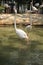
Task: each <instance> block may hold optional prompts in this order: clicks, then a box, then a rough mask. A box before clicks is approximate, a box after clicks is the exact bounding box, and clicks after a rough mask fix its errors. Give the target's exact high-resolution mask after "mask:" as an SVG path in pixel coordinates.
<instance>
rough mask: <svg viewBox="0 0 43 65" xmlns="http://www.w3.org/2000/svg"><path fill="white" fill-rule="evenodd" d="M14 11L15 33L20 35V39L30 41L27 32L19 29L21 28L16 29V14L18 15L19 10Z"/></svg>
mask: <svg viewBox="0 0 43 65" xmlns="http://www.w3.org/2000/svg"><path fill="white" fill-rule="evenodd" d="M14 11H15V18H14V28H15V32H16V34H17V35H18V37H19V38H20V39H26V40H28V36H27V34H26V32H25V31H24V30H22V29H19V28H17V27H16V14H17V9H16V8H14Z"/></svg>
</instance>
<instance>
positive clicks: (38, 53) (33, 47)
mask: <svg viewBox="0 0 43 65" xmlns="http://www.w3.org/2000/svg"><path fill="white" fill-rule="evenodd" d="M27 33H28V36H29V38H30V40H29V41H28V43H29V44H28V45H27V44H26V43H27V42H26V41H24V40H20V39H19V38H18V37H17V35H16V34H15V32H14V28H13V27H0V65H43V28H41V27H33V29H32V30H31V31H28V30H27Z"/></svg>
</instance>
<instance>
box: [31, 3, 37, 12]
mask: <svg viewBox="0 0 43 65" xmlns="http://www.w3.org/2000/svg"><path fill="white" fill-rule="evenodd" d="M31 8H32V10H33V11H34V12H37V11H38V9H37V8H36V7H35V6H33V2H31Z"/></svg>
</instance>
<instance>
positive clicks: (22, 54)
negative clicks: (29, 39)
mask: <svg viewBox="0 0 43 65" xmlns="http://www.w3.org/2000/svg"><path fill="white" fill-rule="evenodd" d="M33 46H34V44H33ZM1 51H2V52H1ZM0 65H43V51H40V50H38V49H35V48H34V47H33V48H32V45H31V46H30V48H27V49H17V48H12V47H3V49H2V50H0Z"/></svg>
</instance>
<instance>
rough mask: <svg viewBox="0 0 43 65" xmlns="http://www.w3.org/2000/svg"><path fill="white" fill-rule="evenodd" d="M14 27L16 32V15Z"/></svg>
mask: <svg viewBox="0 0 43 65" xmlns="http://www.w3.org/2000/svg"><path fill="white" fill-rule="evenodd" d="M14 27H15V30H16V14H15V17H14Z"/></svg>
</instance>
